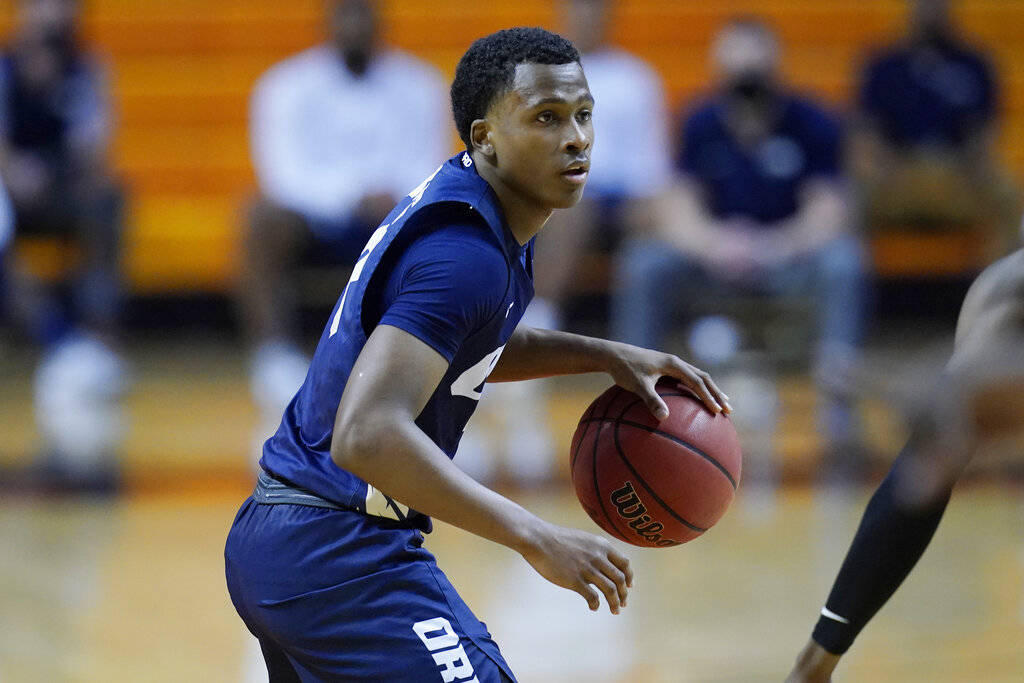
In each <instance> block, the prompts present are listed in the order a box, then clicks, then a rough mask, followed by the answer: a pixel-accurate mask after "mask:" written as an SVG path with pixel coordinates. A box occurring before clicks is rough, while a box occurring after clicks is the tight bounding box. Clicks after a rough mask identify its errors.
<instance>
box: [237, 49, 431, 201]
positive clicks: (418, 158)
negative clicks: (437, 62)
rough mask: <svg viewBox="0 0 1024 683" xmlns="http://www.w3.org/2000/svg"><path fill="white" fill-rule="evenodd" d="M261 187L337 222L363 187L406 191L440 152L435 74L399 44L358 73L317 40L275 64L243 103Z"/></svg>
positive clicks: (272, 195)
mask: <svg viewBox="0 0 1024 683" xmlns="http://www.w3.org/2000/svg"><path fill="white" fill-rule="evenodd" d="M250 117H251V118H250V136H251V137H250V142H251V145H252V156H253V163H254V164H255V167H256V174H257V177H258V179H259V183H260V187H261V189H262V190H263V192H264V193H265V194H266V195H267V196H268V197H269V198H270V199H272V200H273V201H275V202H277V203H279V204H281V205H282V206H285V207H287V208H289V209H292V210H294V211H297V212H299V213H301V214H303V215H305V216H308V217H310V218H314V219H322V220H327V221H340V220H345V219H346V218H347V217H348V216H349V214H350V213H351V212H352V211H353V210H354V209H355V207H356V205H357V203H358V202H359V200H360V198H361V197H362V196H364V195H365V194H367V193H372V192H388V193H391V194H392V195H394V196H395V197H396V198H397V197H401V196H404V195H406V194H408V193H409V192H410V191H411V190H412V189H413V188H415V187H416V186H417V185H418V184H419V183H421V182H422V181H423V179H424V178H426V177H427V176H428V175H430V173H431V172H432V171H433V170H434V169H435V168H437V166H438V165H439V164H440V163H441V162H442V161H444V159H445V158H446V157H447V156H448V155H447V151H448V147H449V141H450V137H449V136H450V124H449V123H448V119H449V116H448V105H447V92H446V88H445V84H444V80H443V79H442V77H441V74H440V73H439V72H438V71H437V70H436V69H434V68H433V67H432V66H429V65H428V64H426V63H425V62H422V61H420V60H418V59H415V58H414V57H411V56H409V55H407V54H404V53H401V52H397V51H386V52H382V53H379V54H377V55H376V56H375V57H374V58H373V60H372V61H371V63H370V66H369V68H368V69H367V71H366V73H364V74H363V75H362V76H361V77H356V76H355V75H354V74H353V73H352V72H351V71H349V70H348V68H347V67H346V66H345V63H344V61H343V60H342V59H341V58H340V57H338V56H337V53H336V52H335V51H333V50H332V49H331V48H329V47H327V46H324V45H321V46H317V47H314V48H311V49H309V50H306V51H304V52H301V53H299V54H297V55H295V56H294V57H290V58H289V59H286V60H284V61H283V62H280V63H279V64H276V65H275V66H273V67H272V68H271V69H269V70H268V71H267V72H266V73H265V74H264V75H263V76H262V77H261V78H260V81H259V82H258V83H257V85H256V88H255V90H254V91H253V95H252V102H251V111H250Z"/></svg>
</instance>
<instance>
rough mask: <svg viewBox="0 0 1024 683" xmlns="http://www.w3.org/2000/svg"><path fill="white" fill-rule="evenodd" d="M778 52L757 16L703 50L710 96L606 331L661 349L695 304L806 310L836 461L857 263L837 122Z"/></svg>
mask: <svg viewBox="0 0 1024 683" xmlns="http://www.w3.org/2000/svg"><path fill="white" fill-rule="evenodd" d="M778 53H779V47H778V43H777V40H776V37H775V35H774V34H773V32H772V31H771V29H770V28H768V27H767V26H766V25H764V24H763V23H761V22H759V21H755V20H742V21H735V22H732V23H730V24H729V25H727V26H726V27H725V28H724V29H723V30H722V31H721V33H720V34H719V35H718V36H717V38H716V40H715V41H714V46H713V58H714V62H715V64H716V67H717V70H718V78H719V80H720V85H719V88H718V92H717V94H715V95H714V96H713V97H711V98H710V99H709V100H708V101H706V102H702V103H699V104H698V105H696V106H695V107H694V109H693V111H692V113H691V114H690V115H689V116H688V117H687V118H686V120H685V123H684V125H683V130H682V135H681V144H682V147H681V151H680V153H679V155H678V157H677V158H676V168H677V171H678V180H677V183H676V185H675V187H674V189H673V191H672V192H671V193H670V194H669V195H668V198H667V200H666V201H665V203H664V213H663V216H662V218H661V220H660V221H658V222H657V223H655V226H656V227H657V228H658V229H659V230H658V232H657V233H656V234H654V235H653V236H651V237H638V238H636V239H633V240H631V241H630V242H629V243H627V244H626V245H624V247H623V249H622V251H621V252H620V255H619V258H618V260H617V267H616V289H615V292H614V300H613V306H612V331H613V336H614V337H615V338H617V339H619V340H622V341H625V342H629V343H632V344H637V345H642V346H649V347H652V348H661V347H662V346H663V344H664V343H665V335H666V334H667V332H668V331H669V328H671V327H673V326H674V325H675V324H676V323H677V321H678V318H677V317H676V315H677V312H678V310H679V309H680V308H685V305H686V304H687V302H688V301H692V300H693V299H694V298H696V297H700V298H706V297H708V296H714V295H716V294H728V293H731V292H739V293H745V294H754V295H759V296H764V297H766V298H769V299H772V298H780V297H791V296H793V295H799V296H802V297H807V298H809V299H812V300H814V301H815V302H816V304H817V310H818V311H819V315H818V320H817V327H818V331H819V335H818V336H819V337H820V344H819V347H818V353H817V358H816V375H817V377H818V379H819V380H820V386H821V388H822V390H823V392H824V396H825V397H826V400H825V401H824V405H823V410H822V412H821V414H820V420H819V423H820V426H821V429H822V431H823V436H824V437H825V439H826V442H827V444H828V446H829V452H830V453H837V454H843V453H846V452H848V451H851V450H852V449H853V447H854V444H855V441H856V438H857V425H856V424H855V420H854V418H853V412H852V407H851V402H850V397H849V396H848V393H847V391H848V387H847V383H846V381H845V379H846V378H847V377H848V375H849V370H850V368H851V366H852V364H853V362H854V359H855V356H856V348H857V345H858V343H859V341H860V336H861V328H862V324H863V298H864V292H863V289H864V255H863V250H862V247H861V244H860V242H859V241H858V239H857V238H856V237H855V236H854V235H853V234H852V233H851V232H850V230H849V223H848V220H847V215H846V213H847V212H846V204H845V201H844V194H843V190H842V180H841V177H840V156H841V151H840V148H841V135H840V127H839V124H838V123H837V121H836V120H835V118H834V117H833V116H831V115H830V114H828V113H827V112H826V111H825V110H824V109H823V108H822V107H821V106H819V105H818V104H815V103H814V102H812V101H810V100H808V99H805V98H802V97H798V96H797V95H795V94H792V93H790V92H788V91H787V89H786V88H785V86H784V85H783V84H782V83H781V82H780V81H779V78H778V75H777V67H778V59H779V54H778ZM837 457H838V456H837Z"/></svg>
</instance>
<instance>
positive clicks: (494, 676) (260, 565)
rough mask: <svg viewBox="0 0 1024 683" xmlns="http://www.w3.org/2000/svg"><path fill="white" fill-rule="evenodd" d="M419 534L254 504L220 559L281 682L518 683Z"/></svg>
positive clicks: (357, 518) (376, 521)
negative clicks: (503, 682) (513, 682)
mask: <svg viewBox="0 0 1024 683" xmlns="http://www.w3.org/2000/svg"><path fill="white" fill-rule="evenodd" d="M422 544H423V535H422V534H421V533H420V532H419V531H418V530H416V529H410V528H407V527H404V526H401V525H400V524H399V523H396V522H391V521H388V520H385V519H383V518H378V517H372V516H369V515H364V514H362V513H360V512H355V511H350V510H331V509H325V508H320V507H311V506H305V505H294V504H264V503H257V502H256V501H254V500H253V499H252V498H249V499H248V500H246V501H245V503H244V504H243V505H242V507H241V509H240V510H239V511H238V515H237V516H236V517H235V521H234V524H233V525H232V527H231V531H230V533H229V534H228V540H227V545H226V548H225V551H224V555H225V567H226V573H227V584H228V592H229V593H230V595H231V601H232V602H233V603H234V605H235V609H237V610H238V613H239V615H240V616H241V617H242V620H243V621H244V622H245V625H246V626H247V627H248V628H249V630H250V631H251V632H252V634H253V635H254V636H256V638H258V639H259V641H260V646H261V648H262V650H263V654H264V657H265V659H266V660H267V668H268V670H269V673H270V680H271V683H277V682H279V681H394V682H396V683H397V682H402V681H410V682H412V681H432V682H437V681H444V682H445V683H457V682H459V681H467V682H468V681H477V682H479V683H490V682H494V683H500V682H502V681H515V677H514V676H513V675H512V672H511V670H510V669H509V667H508V664H506V663H505V660H504V659H503V658H502V656H501V653H500V651H499V650H498V646H497V644H496V643H495V642H494V641H493V640H492V639H491V636H490V634H489V633H488V632H487V627H486V626H485V625H484V624H483V623H482V622H481V621H480V620H479V619H477V618H476V617H475V616H474V615H473V613H472V611H471V610H470V609H469V607H468V606H467V605H466V604H465V603H464V602H463V601H462V598H460V597H459V595H458V593H456V592H455V588H454V587H453V586H452V585H451V583H450V582H449V581H448V578H447V577H446V576H445V575H444V573H443V572H442V571H441V570H440V569H439V568H438V567H437V563H436V561H435V559H434V556H433V555H432V554H431V553H430V552H429V551H427V550H426V549H424V548H423V547H422Z"/></svg>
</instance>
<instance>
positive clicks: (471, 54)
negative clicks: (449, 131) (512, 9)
mask: <svg viewBox="0 0 1024 683" xmlns="http://www.w3.org/2000/svg"><path fill="white" fill-rule="evenodd" d="M579 61H580V53H579V52H578V51H577V50H576V47H575V46H574V45H573V44H572V43H571V42H569V41H568V40H566V39H565V38H563V37H562V36H560V35H558V34H557V33H551V32H550V31H545V30H544V29H542V28H527V27H522V26H520V27H516V28H507V29H504V30H503V31H498V32H497V33H492V34H491V35H489V36H484V37H483V38H479V39H477V40H476V41H474V43H473V44H472V45H470V46H469V49H468V50H466V54H464V55H462V59H460V60H459V65H458V66H457V67H455V79H454V80H453V81H452V91H451V94H452V114H453V115H454V116H455V127H456V128H457V129H458V131H459V137H460V138H462V142H464V143H465V145H466V149H472V146H473V145H472V142H471V141H470V139H469V127H470V126H472V125H473V121H475V120H476V119H482V118H483V117H484V116H485V115H486V114H487V110H488V109H489V108H490V106H491V103H493V102H494V100H495V98H496V97H498V96H499V95H501V94H503V93H504V92H506V91H507V90H508V89H509V88H511V87H512V80H513V78H514V77H515V72H516V66H517V65H519V64H571V63H572V62H579Z"/></svg>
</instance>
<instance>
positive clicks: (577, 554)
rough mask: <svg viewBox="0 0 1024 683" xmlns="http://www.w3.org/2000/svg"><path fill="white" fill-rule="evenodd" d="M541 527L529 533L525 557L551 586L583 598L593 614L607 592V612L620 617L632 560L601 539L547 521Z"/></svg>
mask: <svg viewBox="0 0 1024 683" xmlns="http://www.w3.org/2000/svg"><path fill="white" fill-rule="evenodd" d="M541 525H542V526H541V527H540V528H539V529H537V530H535V531H532V532H531V533H530V534H529V538H530V543H529V547H527V548H526V549H525V550H523V551H521V552H522V555H523V558H524V559H526V561H527V562H529V563H530V564H531V565H532V566H533V568H534V569H536V570H537V573H539V574H540V575H541V576H543V577H544V578H545V579H547V580H548V581H550V582H551V583H553V584H555V585H556V586H561V587H562V588H568V589H569V590H571V591H576V592H577V593H579V594H580V595H582V596H583V598H584V599H585V600H586V601H587V604H588V605H589V606H590V609H591V611H594V612H596V611H597V610H598V609H599V608H600V607H601V597H600V594H601V593H604V597H605V600H607V602H608V609H609V610H611V613H612V614H618V613H619V609H620V608H622V607H625V606H626V596H627V594H628V592H629V588H630V587H631V586H632V585H633V570H632V569H630V567H629V559H628V558H627V557H626V556H625V555H623V554H622V553H620V552H619V551H617V550H616V549H615V548H614V547H612V544H611V543H609V542H608V541H606V540H605V539H603V538H601V537H600V536H595V535H594V534H588V533H587V532H585V531H580V530H578V529H567V528H565V527H560V526H556V525H554V524H549V523H547V522H541ZM598 591H600V593H599V592H598Z"/></svg>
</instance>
